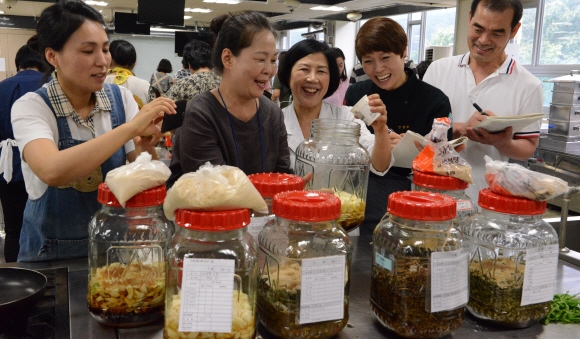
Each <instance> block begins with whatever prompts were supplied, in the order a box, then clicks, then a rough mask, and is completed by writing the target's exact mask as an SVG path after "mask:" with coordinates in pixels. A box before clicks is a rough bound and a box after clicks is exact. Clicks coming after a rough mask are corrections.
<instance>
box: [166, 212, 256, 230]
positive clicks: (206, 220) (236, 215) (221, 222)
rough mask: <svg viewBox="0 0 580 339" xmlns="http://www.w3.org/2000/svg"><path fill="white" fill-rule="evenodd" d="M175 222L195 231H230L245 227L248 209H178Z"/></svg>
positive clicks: (247, 221)
mask: <svg viewBox="0 0 580 339" xmlns="http://www.w3.org/2000/svg"><path fill="white" fill-rule="evenodd" d="M175 223H176V224H178V225H179V226H181V227H183V228H187V229H190V230H196V231H211V232H219V231H231V230H235V229H238V228H242V227H246V226H247V225H248V224H249V223H250V210H249V209H245V208H244V209H237V210H226V211H195V210H186V209H179V210H177V213H176V214H175Z"/></svg>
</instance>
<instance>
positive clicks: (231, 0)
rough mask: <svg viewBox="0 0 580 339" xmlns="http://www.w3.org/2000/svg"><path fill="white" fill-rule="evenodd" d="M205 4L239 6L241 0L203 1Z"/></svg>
mask: <svg viewBox="0 0 580 339" xmlns="http://www.w3.org/2000/svg"><path fill="white" fill-rule="evenodd" d="M203 2H208V3H212V4H226V5H237V4H239V3H240V2H241V0H203Z"/></svg>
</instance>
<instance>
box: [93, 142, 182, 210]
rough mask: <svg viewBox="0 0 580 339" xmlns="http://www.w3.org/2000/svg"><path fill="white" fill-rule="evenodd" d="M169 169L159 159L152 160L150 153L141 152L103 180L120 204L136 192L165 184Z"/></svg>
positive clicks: (110, 172) (122, 204) (169, 172)
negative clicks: (133, 159) (130, 161)
mask: <svg viewBox="0 0 580 339" xmlns="http://www.w3.org/2000/svg"><path fill="white" fill-rule="evenodd" d="M170 175H171V170H170V169H169V168H168V167H167V166H166V165H165V164H164V163H163V162H161V161H159V160H152V157H151V154H149V153H147V152H143V153H141V154H139V156H138V157H137V159H135V161H134V162H132V163H130V164H127V165H124V166H121V167H118V168H115V169H114V170H112V171H109V173H107V178H106V179H105V182H106V183H107V186H109V189H110V190H111V192H113V194H114V195H115V197H116V198H117V200H119V203H120V204H121V206H123V207H125V203H126V202H127V200H129V199H131V198H132V197H133V196H135V195H136V194H137V193H141V192H143V191H145V190H148V189H150V188H153V187H157V186H160V185H165V182H166V181H167V179H168V178H169V176H170Z"/></svg>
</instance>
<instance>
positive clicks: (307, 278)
mask: <svg viewBox="0 0 580 339" xmlns="http://www.w3.org/2000/svg"><path fill="white" fill-rule="evenodd" d="M345 270H346V258H345V256H344V255H335V256H329V257H323V258H312V259H302V281H301V288H302V290H301V292H300V315H299V319H297V321H298V323H299V324H300V325H303V324H310V323H316V322H320V321H329V320H337V319H343V318H344V277H345Z"/></svg>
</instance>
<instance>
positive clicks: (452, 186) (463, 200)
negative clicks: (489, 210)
mask: <svg viewBox="0 0 580 339" xmlns="http://www.w3.org/2000/svg"><path fill="white" fill-rule="evenodd" d="M467 186H469V184H468V183H467V182H465V181H463V180H461V179H457V178H454V177H449V176H444V175H439V174H433V173H425V172H419V171H415V172H414V173H413V191H421V192H432V193H441V194H445V195H448V196H450V197H452V198H453V199H455V201H457V216H456V217H455V220H454V222H455V225H456V228H459V225H461V224H463V223H465V221H466V220H467V219H469V217H471V216H472V215H475V214H476V213H477V212H478V209H477V205H476V204H475V203H474V202H473V201H471V199H470V198H469V197H468V196H467V195H466V194H465V189H466V188H467Z"/></svg>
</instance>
